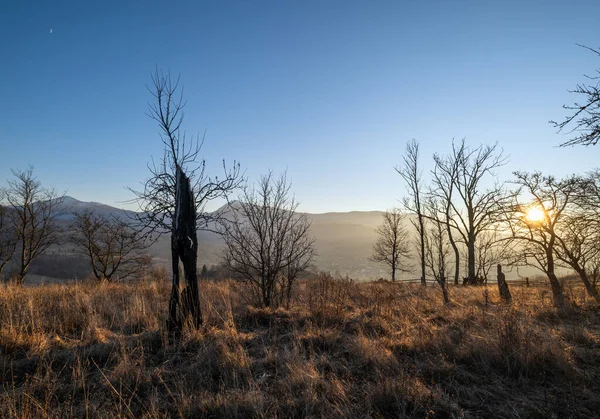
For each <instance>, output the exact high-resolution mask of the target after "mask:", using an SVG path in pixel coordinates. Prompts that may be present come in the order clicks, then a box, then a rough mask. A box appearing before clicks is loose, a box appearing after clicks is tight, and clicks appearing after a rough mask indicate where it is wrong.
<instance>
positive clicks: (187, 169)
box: [130, 69, 242, 340]
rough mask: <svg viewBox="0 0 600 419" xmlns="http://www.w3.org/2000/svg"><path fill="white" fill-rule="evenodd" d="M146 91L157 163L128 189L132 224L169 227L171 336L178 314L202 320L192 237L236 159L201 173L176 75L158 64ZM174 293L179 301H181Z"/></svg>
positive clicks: (149, 229)
mask: <svg viewBox="0 0 600 419" xmlns="http://www.w3.org/2000/svg"><path fill="white" fill-rule="evenodd" d="M148 91H149V92H150V93H151V94H152V96H153V99H154V100H153V101H152V102H151V103H149V105H148V116H149V117H150V118H152V119H153V120H154V121H156V122H157V123H158V126H159V130H160V138H161V140H162V143H163V145H164V155H163V158H162V160H161V162H160V163H158V164H156V163H154V162H153V163H152V164H151V165H148V169H149V170H150V173H151V176H150V178H149V179H148V180H146V182H145V183H144V187H143V190H141V191H138V190H134V189H130V190H131V191H132V192H133V193H134V194H135V196H136V198H135V199H134V201H136V202H137V203H138V204H139V207H140V210H141V211H140V212H139V213H138V217H137V222H138V226H137V228H138V229H139V230H140V231H144V232H145V233H146V234H149V235H150V234H153V235H160V234H164V233H168V232H170V233H171V259H172V271H173V284H172V285H173V286H172V291H171V297H170V300H169V320H168V322H167V325H168V329H169V336H170V339H171V340H172V338H173V337H175V335H178V334H179V333H180V330H181V326H182V321H183V317H185V316H186V315H187V314H191V316H192V317H193V319H192V322H193V325H194V326H195V327H199V326H200V324H201V322H202V316H201V311H200V301H199V296H198V283H197V276H196V264H197V252H198V247H197V246H198V243H197V235H196V229H197V227H200V228H203V229H209V228H210V225H209V223H210V221H214V219H215V217H216V215H215V214H209V213H207V212H206V211H205V206H206V204H207V203H208V202H210V201H212V200H215V199H218V198H227V196H228V195H229V194H230V193H231V192H233V191H234V190H235V189H236V188H237V187H238V186H239V185H240V184H241V182H242V177H241V175H240V166H239V164H236V163H235V162H234V164H233V165H232V166H231V167H229V168H228V167H227V166H226V165H225V161H223V178H219V177H217V176H215V177H211V176H208V175H207V174H206V171H205V169H206V162H205V160H200V161H199V159H200V158H199V156H200V151H201V148H202V145H203V142H204V138H202V139H200V137H199V136H197V137H195V138H192V139H188V138H187V137H186V134H185V132H184V131H183V130H182V123H183V117H184V114H183V109H184V107H185V102H184V101H183V88H181V89H180V88H179V78H177V80H176V81H175V82H173V81H172V79H171V76H170V74H168V73H167V74H164V73H163V72H162V71H159V70H158V69H157V70H156V72H155V73H154V74H153V75H152V86H151V87H149V88H148ZM180 261H181V262H182V263H183V267H184V277H185V278H186V283H187V286H186V287H185V288H184V290H183V291H182V292H180V290H179V282H180V281H179V279H180V278H179V275H180V274H179V266H180ZM180 295H183V297H182V299H183V302H184V303H185V304H183V305H182V304H181V302H180Z"/></svg>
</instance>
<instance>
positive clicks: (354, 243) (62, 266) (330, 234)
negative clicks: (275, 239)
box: [32, 196, 414, 279]
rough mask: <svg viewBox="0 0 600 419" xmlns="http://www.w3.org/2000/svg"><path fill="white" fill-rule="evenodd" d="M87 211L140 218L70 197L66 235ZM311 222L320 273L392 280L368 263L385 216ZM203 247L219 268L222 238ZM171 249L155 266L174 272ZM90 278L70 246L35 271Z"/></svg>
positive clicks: (201, 260)
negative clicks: (376, 230)
mask: <svg viewBox="0 0 600 419" xmlns="http://www.w3.org/2000/svg"><path fill="white" fill-rule="evenodd" d="M232 205H235V203H233V204H232ZM226 209H227V208H226V206H225V207H223V208H220V209H218V210H217V211H220V212H223V211H224V210H226ZM86 210H89V211H94V212H95V213H97V214H100V215H103V216H114V217H118V218H130V217H132V216H134V215H135V212H133V211H127V210H121V209H118V208H114V207H111V206H109V205H106V204H102V203H98V202H83V201H79V200H77V199H75V198H73V197H70V196H67V197H65V198H64V200H63V202H62V203H61V204H60V206H59V212H60V213H61V216H60V222H61V224H63V226H64V227H65V230H68V227H69V223H70V222H71V221H72V220H73V218H74V216H75V215H74V214H77V213H81V212H83V211H86ZM307 216H308V218H309V220H310V221H311V223H312V226H311V234H312V235H313V236H314V237H315V247H316V250H317V257H316V258H315V261H314V265H315V266H314V267H315V268H316V269H318V270H326V271H331V272H337V273H339V274H341V275H346V274H347V275H349V276H351V277H353V278H357V279H375V278H379V277H387V273H386V270H385V269H384V267H383V266H382V265H379V264H376V263H373V262H371V261H369V260H368V258H369V256H370V255H371V249H372V247H373V243H374V242H375V240H376V234H375V228H376V227H377V226H378V225H379V224H380V223H381V219H382V212H380V211H368V212H358V211H353V212H331V213H325V214H307ZM198 243H199V246H198V265H199V266H202V265H203V264H206V265H208V266H210V265H217V264H219V263H220V262H221V258H222V248H223V240H222V238H221V237H220V236H219V235H218V234H215V233H213V232H210V231H203V230H200V231H198ZM170 248H171V242H170V236H169V235H163V236H162V237H160V238H159V239H158V240H157V241H156V243H154V244H153V245H152V246H151V247H150V249H149V250H148V251H149V253H150V254H151V255H152V256H153V259H154V262H155V263H157V264H162V265H165V266H168V265H169V264H170V260H171V259H170V258H171V253H170ZM87 272H88V270H87V265H86V263H85V260H82V257H81V256H80V255H78V254H77V253H76V252H75V251H74V249H73V247H72V246H71V245H69V244H68V243H67V242H65V243H63V244H61V245H57V246H53V247H52V248H51V249H49V251H48V252H47V253H46V254H45V255H43V256H42V257H41V258H40V259H39V260H38V262H37V263H36V264H35V265H34V266H32V273H33V274H35V275H34V276H36V277H59V278H65V279H68V278H73V277H78V278H83V277H86V276H87V275H88V273H87ZM413 276H414V275H413Z"/></svg>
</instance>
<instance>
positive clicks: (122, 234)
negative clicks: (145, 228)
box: [71, 211, 152, 282]
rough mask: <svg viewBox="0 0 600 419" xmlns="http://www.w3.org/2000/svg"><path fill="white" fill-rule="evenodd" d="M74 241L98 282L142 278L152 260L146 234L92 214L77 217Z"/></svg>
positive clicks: (72, 236)
mask: <svg viewBox="0 0 600 419" xmlns="http://www.w3.org/2000/svg"><path fill="white" fill-rule="evenodd" d="M71 242H72V243H73V244H75V246H76V247H77V249H78V250H79V251H80V252H81V253H82V254H84V255H85V256H86V257H87V259H88V261H89V263H90V266H91V268H92V272H93V274H94V276H95V277H96V279H97V280H98V281H108V282H110V281H112V280H113V279H114V278H115V277H118V278H119V279H127V278H130V277H135V276H138V275H139V274H140V273H142V272H143V271H144V270H145V269H146V268H147V267H149V266H150V263H151V261H152V258H151V257H150V256H149V255H148V254H146V253H145V252H144V250H145V249H146V248H147V244H146V240H145V236H144V234H143V233H142V232H140V231H137V230H134V229H132V228H130V226H129V225H128V224H127V223H126V222H124V221H121V220H118V219H116V218H109V217H105V216H102V215H99V214H94V213H93V212H92V211H84V212H83V213H81V214H77V215H76V216H75V222H74V224H73V234H72V235H71Z"/></svg>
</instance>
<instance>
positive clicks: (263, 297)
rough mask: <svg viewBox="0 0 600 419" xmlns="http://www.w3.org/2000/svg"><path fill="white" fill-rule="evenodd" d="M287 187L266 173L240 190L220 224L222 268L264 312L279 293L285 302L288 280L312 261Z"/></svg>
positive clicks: (306, 225)
mask: <svg viewBox="0 0 600 419" xmlns="http://www.w3.org/2000/svg"><path fill="white" fill-rule="evenodd" d="M290 187H291V185H290V184H289V183H288V181H287V178H286V175H285V174H284V175H282V176H280V177H279V178H278V179H275V178H274V176H273V173H272V172H269V173H268V174H267V175H265V176H262V177H261V179H260V181H259V183H258V186H257V187H249V186H247V187H245V188H244V189H243V193H242V196H241V198H240V200H239V201H237V202H236V204H235V206H234V211H233V220H230V221H224V222H223V223H222V229H223V230H222V234H223V237H224V239H225V254H224V261H225V264H226V266H227V267H228V269H229V270H230V271H231V272H232V273H233V274H234V276H235V277H238V278H239V279H241V280H242V281H244V282H246V283H248V284H250V286H251V290H252V292H253V293H254V294H255V296H256V298H257V300H258V301H259V302H260V304H262V305H263V306H265V307H269V306H272V305H276V304H277V303H278V301H276V296H277V295H278V294H280V293H281V292H282V291H285V294H286V296H287V297H288V298H289V295H290V294H289V293H290V290H291V287H292V283H293V281H294V280H295V279H296V277H297V275H298V273H300V272H302V271H303V270H305V269H306V268H308V266H309V265H310V262H311V261H312V259H313V257H314V256H315V251H314V239H313V238H312V237H310V221H309V220H308V217H307V216H306V214H301V213H298V212H296V211H297V209H298V202H297V201H296V200H295V199H294V198H293V197H290ZM282 287H283V290H282V289H281V288H282ZM278 288H279V289H278Z"/></svg>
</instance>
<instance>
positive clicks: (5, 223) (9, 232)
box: [0, 190, 19, 279]
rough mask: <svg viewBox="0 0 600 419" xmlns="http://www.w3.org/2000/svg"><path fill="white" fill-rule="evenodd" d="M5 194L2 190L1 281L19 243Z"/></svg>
mask: <svg viewBox="0 0 600 419" xmlns="http://www.w3.org/2000/svg"><path fill="white" fill-rule="evenodd" d="M5 194H6V191H4V190H0V279H2V272H3V271H4V268H5V267H6V266H7V264H8V263H9V262H10V261H11V260H12V258H13V256H14V255H15V251H16V250H17V244H18V242H19V235H18V230H17V229H16V226H15V225H14V223H13V222H12V217H11V216H10V209H9V208H7V207H6V206H5V205H6V200H5V199H4V197H5Z"/></svg>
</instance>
